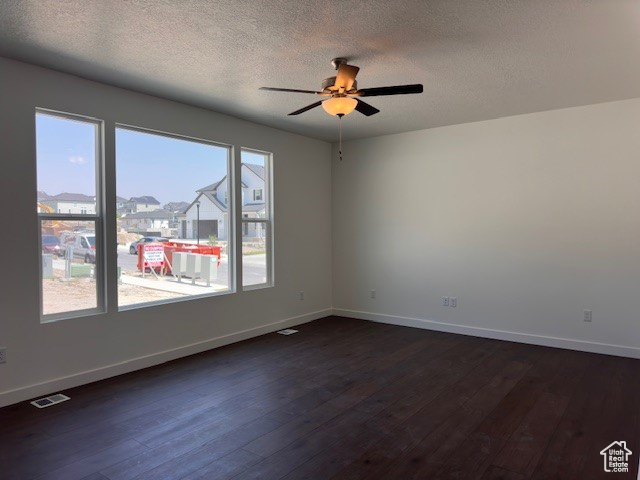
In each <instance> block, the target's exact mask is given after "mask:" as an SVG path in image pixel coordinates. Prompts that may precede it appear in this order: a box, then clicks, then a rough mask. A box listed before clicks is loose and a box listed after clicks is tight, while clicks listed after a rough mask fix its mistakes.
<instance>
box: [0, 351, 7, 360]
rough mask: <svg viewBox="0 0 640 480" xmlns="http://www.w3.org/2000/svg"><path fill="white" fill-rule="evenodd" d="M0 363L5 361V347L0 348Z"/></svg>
mask: <svg viewBox="0 0 640 480" xmlns="http://www.w3.org/2000/svg"><path fill="white" fill-rule="evenodd" d="M0 363H7V349H6V348H5V347H2V348H0Z"/></svg>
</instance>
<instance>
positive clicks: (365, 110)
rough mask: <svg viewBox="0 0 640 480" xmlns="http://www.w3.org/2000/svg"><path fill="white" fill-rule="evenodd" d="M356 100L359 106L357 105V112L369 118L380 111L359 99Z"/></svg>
mask: <svg viewBox="0 0 640 480" xmlns="http://www.w3.org/2000/svg"><path fill="white" fill-rule="evenodd" d="M356 100H357V102H358V104H357V105H356V110H357V111H359V112H360V113H362V114H363V115H366V116H367V117H370V116H371V115H375V114H376V113H378V112H379V111H380V110H378V109H377V108H376V107H372V106H371V105H369V104H368V103H365V102H363V101H362V100H360V99H359V98H356Z"/></svg>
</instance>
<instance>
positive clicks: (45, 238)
mask: <svg viewBox="0 0 640 480" xmlns="http://www.w3.org/2000/svg"><path fill="white" fill-rule="evenodd" d="M42 253H52V254H54V255H60V239H59V238H58V237H56V236H55V235H42Z"/></svg>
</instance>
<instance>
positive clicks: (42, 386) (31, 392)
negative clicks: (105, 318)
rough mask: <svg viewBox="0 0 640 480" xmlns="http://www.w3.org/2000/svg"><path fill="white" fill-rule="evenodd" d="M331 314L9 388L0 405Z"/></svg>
mask: <svg viewBox="0 0 640 480" xmlns="http://www.w3.org/2000/svg"><path fill="white" fill-rule="evenodd" d="M331 313H332V310H331V309H326V310H319V311H317V312H310V313H306V314H304V315H299V316H296V317H291V318H286V319H284V320H279V321H277V322H273V323H269V324H268V325H262V326H260V327H256V328H250V329H248V330H242V331H240V332H234V333H231V334H229V335H223V336H220V337H215V338H210V339H208V340H203V341H201V342H197V343H192V344H190V345H184V346H182V347H177V348H172V349H171V350H165V351H162V352H157V353H153V354H151V355H146V356H143V357H137V358H132V359H131V360H127V361H124V362H120V363H115V364H112V365H107V366H105V367H100V368H96V369H93V370H87V371H84V372H79V373H74V374H73V375H68V376H66V377H61V378H56V379H53V380H47V381H46V382H42V383H37V384H34V385H28V386H26V387H21V388H17V389H14V390H8V391H6V392H0V407H4V406H7V405H11V404H13V403H18V402H22V401H24V400H29V399H31V398H34V397H39V396H43V395H49V394H51V393H53V392H58V391H61V390H66V389H68V388H73V387H78V386H80V385H85V384H87V383H91V382H95V381H98V380H104V379H105V378H109V377H114V376H116V375H122V374H123V373H129V372H133V371H135V370H140V369H143V368H147V367H152V366H154V365H159V364H161V363H164V362H168V361H170V360H175V359H177V358H181V357H186V356H188V355H193V354H195V353H200V352H204V351H206V350H211V349H213V348H218V347H222V346H225V345H229V344H231V343H236V342H240V341H242V340H247V339H248V338H253V337H257V336H259V335H264V334H265V333H271V332H275V331H277V330H281V329H283V328H288V327H293V326H294V325H300V324H302V323H307V322H311V321H313V320H317V319H319V318H323V317H327V316H329V315H331Z"/></svg>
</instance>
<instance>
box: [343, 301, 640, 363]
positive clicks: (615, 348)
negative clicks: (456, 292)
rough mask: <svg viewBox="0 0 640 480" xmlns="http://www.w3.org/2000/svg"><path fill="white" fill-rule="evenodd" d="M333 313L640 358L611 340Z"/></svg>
mask: <svg viewBox="0 0 640 480" xmlns="http://www.w3.org/2000/svg"><path fill="white" fill-rule="evenodd" d="M333 314H334V315H339V316H341V317H351V318H358V319H361V320H370V321H373V322H379V323H388V324H391V325H401V326H403V327H415V328H424V329H427V330H436V331H439V332H448V333H460V334H463V335H471V336H474V337H483V338H493V339H496V340H507V341H510V342H519V343H528V344H531V345H542V346H544V347H556V348H566V349H568V350H579V351H582V352H591V353H604V354H606V355H616V356H619V357H629V358H640V348H636V347H628V346H624V345H611V344H608V343H597V342H588V341H585V340H574V339H570V338H558V337H547V336H543V335H533V334H530V333H519V332H509V331H505V330H494V329H490V328H481V327H470V326H467V325H456V324H453V323H444V322H435V321H433V320H425V319H422V318H410V317H399V316H396V315H386V314H381V313H372V312H361V311H358V310H346V309H342V308H334V309H333Z"/></svg>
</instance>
